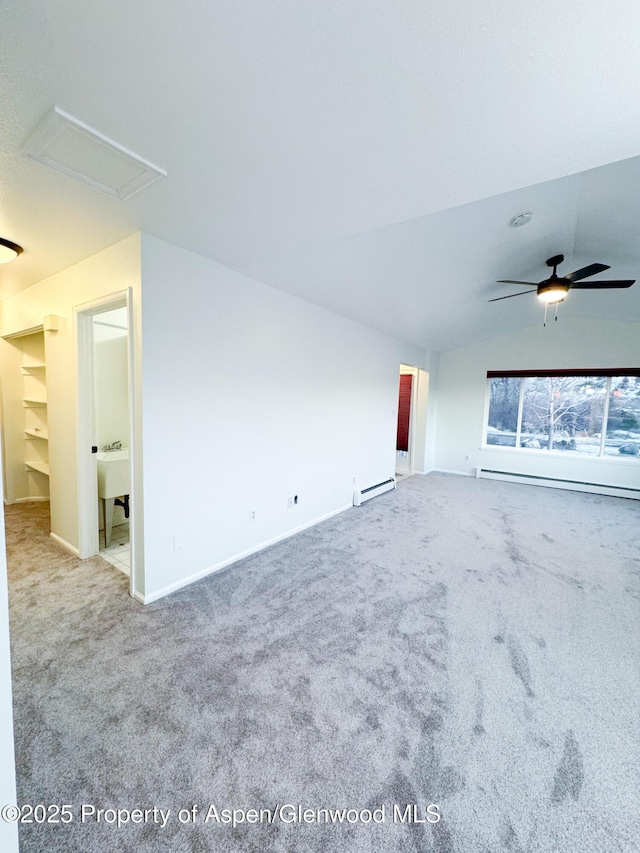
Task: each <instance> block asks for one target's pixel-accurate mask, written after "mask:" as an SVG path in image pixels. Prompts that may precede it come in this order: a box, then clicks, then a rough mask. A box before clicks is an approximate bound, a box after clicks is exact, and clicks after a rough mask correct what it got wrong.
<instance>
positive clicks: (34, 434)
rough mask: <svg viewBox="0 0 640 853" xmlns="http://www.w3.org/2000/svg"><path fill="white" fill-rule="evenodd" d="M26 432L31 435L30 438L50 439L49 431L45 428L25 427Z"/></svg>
mask: <svg viewBox="0 0 640 853" xmlns="http://www.w3.org/2000/svg"><path fill="white" fill-rule="evenodd" d="M24 434H25V435H28V436H30V438H41V439H42V440H43V441H49V433H48V432H47V431H46V430H43V429H41V430H36V429H25V431H24Z"/></svg>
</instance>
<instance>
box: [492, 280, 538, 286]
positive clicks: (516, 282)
mask: <svg viewBox="0 0 640 853" xmlns="http://www.w3.org/2000/svg"><path fill="white" fill-rule="evenodd" d="M498 284H526V285H527V286H528V287H537V286H538V283H537V282H536V281H514V280H513V279H512V278H501V279H500V281H498Z"/></svg>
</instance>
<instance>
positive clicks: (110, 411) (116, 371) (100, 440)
mask: <svg viewBox="0 0 640 853" xmlns="http://www.w3.org/2000/svg"><path fill="white" fill-rule="evenodd" d="M127 344H128V342H127V338H126V336H123V335H121V336H120V337H117V338H116V337H114V338H110V339H107V340H97V341H95V344H94V349H93V358H94V361H93V367H94V392H95V403H96V444H97V445H98V447H99V448H100V450H102V448H103V447H104V446H105V445H106V444H113V443H114V441H121V442H122V446H123V447H128V445H129V376H128V359H127Z"/></svg>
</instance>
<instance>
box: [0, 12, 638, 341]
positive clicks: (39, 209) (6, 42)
mask: <svg viewBox="0 0 640 853" xmlns="http://www.w3.org/2000/svg"><path fill="white" fill-rule="evenodd" d="M2 6H3V26H2V31H1V33H0V99H1V103H2V110H1V111H0V235H2V236H3V237H6V238H8V239H11V240H14V241H15V242H18V243H20V244H21V245H23V246H24V248H25V252H24V254H23V255H22V256H21V257H20V258H19V259H18V260H17V261H16V262H14V263H13V264H11V265H9V266H5V267H4V268H2V269H1V270H0V297H2V298H6V297H7V296H8V295H10V294H12V293H15V292H17V291H18V290H20V289H22V288H24V287H28V286H29V285H31V284H33V283H34V282H36V281H39V280H40V279H42V278H44V277H46V276H48V275H51V274H52V273H54V272H57V271H59V270H60V269H63V268H64V267H66V266H69V265H70V264H72V263H75V262H77V261H78V260H81V259H82V258H84V257H87V256H88V255H91V254H93V253H94V252H96V251H98V250H99V249H102V248H104V247H105V246H108V245H111V244H112V243H114V242H116V241H117V240H119V239H121V238H123V237H125V236H126V235H128V234H130V233H131V232H132V231H135V230H138V229H142V230H144V231H147V232H148V233H150V234H153V235H155V236H158V237H160V238H162V239H165V240H168V241H169V242H172V243H175V244H177V245H180V246H183V247H185V248H187V249H191V250H193V251H196V252H199V253H200V254H202V255H205V256H207V257H210V258H213V259H215V260H217V261H220V262H221V263H223V264H226V265H227V266H230V267H232V268H234V269H237V270H240V271H243V272H247V273H248V274H251V275H253V276H255V277H257V278H260V279H262V280H264V281H266V282H268V283H271V284H273V285H274V286H276V287H280V288H282V289H284V290H287V291H290V292H292V293H295V294H297V295H300V296H302V297H304V298H306V299H309V300H310V301H313V302H316V303H318V304H321V305H325V306H326V307H329V308H331V309H332V310H335V311H338V312H340V313H343V314H345V315H347V316H351V317H354V318H356V319H360V320H362V321H363V322H366V323H369V324H370V325H372V326H374V327H376V328H380V329H384V330H385V331H388V332H390V333H391V334H394V335H396V336H398V337H401V338H405V339H407V340H411V341H414V342H415V343H418V344H420V345H426V346H432V347H433V348H435V349H443V348H448V347H450V346H456V345H459V344H463V343H466V342H468V341H472V340H476V339H479V338H484V337H487V336H489V335H492V334H496V333H498V332H505V331H511V330H514V329H517V328H520V327H523V326H526V325H530V324H531V323H534V322H538V321H539V319H540V316H541V309H540V307H539V305H538V304H537V303H536V300H535V297H533V296H532V297H521V298H518V299H513V300H506V301H503V302H499V303H495V304H493V305H487V303H486V300H487V299H489V298H491V297H492V296H496V295H503V293H506V292H510V291H509V288H506V289H505V286H499V285H496V284H495V279H496V278H512V277H513V278H521V277H522V278H529V277H533V278H535V279H536V280H537V279H541V278H543V277H544V275H545V272H546V270H545V268H544V263H543V262H544V259H545V258H547V257H548V256H549V255H551V254H554V253H556V252H563V253H564V254H565V255H566V256H567V259H568V260H567V263H566V265H565V266H564V267H563V268H561V270H560V272H561V273H562V272H568V271H570V270H571V269H573V268H575V267H577V266H580V265H582V264H583V263H590V262H592V261H601V262H603V263H608V264H610V265H611V266H612V270H611V273H610V276H611V277H616V278H622V277H631V278H635V277H640V275H639V274H640V240H639V239H638V238H639V237H640V203H639V202H638V200H637V195H638V193H637V187H638V186H640V184H639V181H638V178H640V165H639V161H638V160H637V159H636V156H637V155H638V154H639V153H640V123H639V122H638V120H637V105H638V103H639V102H640V66H639V65H638V61H637V57H638V56H639V55H640V6H639V5H638V3H637V0H634V2H632V0H621V2H618V3H616V4H615V8H612V6H611V5H610V4H603V3H602V2H601V0H599V2H595V0H566V2H564V3H562V4H558V3H552V2H551V0H540V2H536V3H530V4H519V3H514V2H513V0H472V2H469V0H465V2H460V0H458V2H452V3H449V4H443V3H439V4H436V3H428V2H425V0H396V2H390V0H386V2H385V0H366V2H365V0H340V2H337V1H336V2H332V0H324V2H319V1H318V0H316V2H312V0H260V2H258V0H234V2H222V1H221V0H188V2H184V0H183V2H180V3H179V2H177V0H136V2H135V3H131V2H130V0H127V2H125V0H110V2H109V3H108V4H105V3H98V2H97V0H85V2H83V3H77V2H76V0H57V2H53V3H42V2H38V0H4V2H3V4H2ZM614 11H615V15H614V14H613V12H614ZM53 106H58V107H60V108H61V109H63V110H65V111H66V112H68V113H70V114H71V115H73V116H75V117H76V118H78V119H80V120H81V121H83V122H86V123H87V124H89V125H90V126H92V127H94V128H96V129H97V130H98V131H100V132H101V133H103V134H105V135H106V136H108V137H110V138H112V139H114V140H116V141H117V142H119V143H120V144H121V145H123V146H125V147H126V148H128V149H130V150H132V151H134V152H135V153H136V154H138V155H140V156H141V157H143V158H145V159H147V160H150V161H151V162H153V163H155V164H157V165H158V166H160V167H162V168H164V169H166V170H167V172H168V177H167V178H165V179H162V180H161V181H158V182H157V183H156V184H154V185H152V186H151V187H149V188H148V189H145V190H143V191H142V192H141V193H139V194H138V195H136V196H134V197H132V198H131V199H129V200H127V201H124V202H122V201H118V200H115V199H112V198H110V197H108V196H106V195H102V194H100V193H99V192H97V191H95V190H92V189H89V188H87V187H84V186H82V185H81V184H79V183H77V182H75V181H73V180H72V179H70V178H68V177H66V176H64V175H61V174H58V173H55V172H53V171H51V170H49V169H47V168H46V167H44V166H42V165H40V164H38V163H34V162H31V161H29V160H27V159H26V158H25V157H24V156H23V155H22V154H21V153H20V149H21V146H22V145H23V143H24V141H25V140H26V138H27V137H28V136H29V134H30V133H31V131H32V130H33V128H34V127H35V126H36V125H37V123H38V122H39V121H40V120H41V119H42V117H43V116H44V115H45V114H46V113H47V112H48V111H49V110H50V109H51V108H52V107H53ZM627 158H632V159H627ZM617 161H625V162H617ZM606 164H612V165H606ZM597 167H602V168H597ZM586 170H590V171H586ZM576 173H583V174H581V175H577V174H576ZM572 175H573V176H574V177H567V176H572ZM523 187H525V188H526V187H529V189H522V188H523ZM524 209H530V210H532V211H533V213H534V218H533V220H532V222H531V223H530V224H529V225H527V226H525V227H524V228H522V229H509V228H508V227H507V226H508V222H509V219H510V218H511V217H512V216H513V215H514V214H516V213H519V212H521V210H524ZM561 311H562V312H563V313H564V314H571V313H579V314H585V315H594V316H595V315H597V316H606V317H610V318H613V319H615V318H620V319H627V320H635V321H640V283H639V284H638V285H636V287H634V288H631V290H628V291H617V292H613V293H602V292H595V293H591V292H583V293H573V294H571V295H570V297H569V298H568V299H567V301H566V303H565V304H563V305H562V306H561Z"/></svg>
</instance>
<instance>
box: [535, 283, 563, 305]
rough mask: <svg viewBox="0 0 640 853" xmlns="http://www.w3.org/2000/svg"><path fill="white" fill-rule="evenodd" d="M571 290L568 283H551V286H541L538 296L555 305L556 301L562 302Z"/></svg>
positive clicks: (543, 300) (548, 303)
mask: <svg viewBox="0 0 640 853" xmlns="http://www.w3.org/2000/svg"><path fill="white" fill-rule="evenodd" d="M568 292H569V288H568V287H567V286H566V285H562V284H558V285H551V286H550V287H546V288H544V290H543V289H542V288H540V289H539V290H538V298H539V299H541V300H542V302H546V303H547V305H553V304H554V303H555V302H562V301H563V300H564V298H565V297H566V295H567V293H568Z"/></svg>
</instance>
